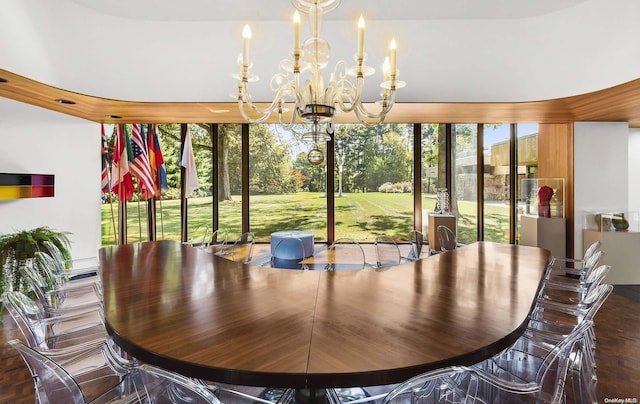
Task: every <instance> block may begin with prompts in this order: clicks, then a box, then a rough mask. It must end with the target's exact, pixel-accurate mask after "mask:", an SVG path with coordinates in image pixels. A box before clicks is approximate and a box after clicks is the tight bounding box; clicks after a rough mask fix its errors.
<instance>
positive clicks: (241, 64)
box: [232, 0, 405, 164]
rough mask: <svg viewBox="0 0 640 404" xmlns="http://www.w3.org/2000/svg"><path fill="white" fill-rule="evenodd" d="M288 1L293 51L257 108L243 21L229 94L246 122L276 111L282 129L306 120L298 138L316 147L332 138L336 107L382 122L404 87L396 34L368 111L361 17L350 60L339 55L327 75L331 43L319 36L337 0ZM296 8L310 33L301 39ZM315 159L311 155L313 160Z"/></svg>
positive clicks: (361, 118)
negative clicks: (364, 93)
mask: <svg viewBox="0 0 640 404" xmlns="http://www.w3.org/2000/svg"><path fill="white" fill-rule="evenodd" d="M291 3H292V4H293V6H294V7H295V8H296V10H295V12H294V16H293V28H294V29H293V31H294V40H293V50H292V51H291V52H290V59H284V60H282V61H280V65H279V69H278V72H277V73H276V74H275V75H274V76H273V77H272V78H271V89H272V90H273V91H274V92H275V96H274V99H273V101H272V102H271V104H270V105H268V106H267V107H266V108H259V107H258V106H257V105H256V104H254V103H253V102H252V97H251V95H250V93H249V83H250V82H255V81H258V77H257V76H255V75H254V74H252V73H251V72H250V68H251V66H252V62H251V61H250V59H249V43H250V40H251V29H250V28H249V25H245V26H244V29H243V33H242V37H243V38H244V49H243V52H242V53H241V54H240V56H239V57H238V71H237V72H236V73H234V74H233V77H234V78H235V79H237V80H238V92H237V93H236V94H232V96H233V97H234V98H235V99H237V101H238V107H239V109H240V112H241V114H242V116H243V118H244V119H245V120H247V121H248V122H252V123H261V122H265V121H266V120H267V119H268V118H269V117H270V116H271V115H272V114H273V113H277V114H278V121H279V123H280V124H281V125H282V126H283V127H284V128H285V129H287V130H294V126H295V125H297V124H310V128H311V131H310V132H307V133H305V134H304V135H303V139H307V140H311V141H313V142H314V144H315V145H314V148H316V149H317V143H318V141H322V140H324V141H326V140H331V136H330V134H331V133H333V119H334V116H335V114H336V112H337V110H338V109H339V110H340V111H342V112H345V113H349V112H354V113H355V115H356V117H357V119H358V120H359V121H360V123H362V124H365V125H367V126H374V125H377V124H379V123H381V122H383V121H384V119H385V116H386V115H387V113H388V112H389V111H390V110H391V108H392V107H393V104H394V102H395V95H396V90H397V89H398V88H402V87H404V86H405V83H404V82H402V81H398V80H397V76H398V70H397V69H396V42H395V39H392V40H391V44H390V51H389V55H388V56H387V57H385V60H384V63H383V69H382V70H383V80H382V83H381V84H380V87H381V91H380V99H379V100H378V101H377V102H376V103H375V105H376V109H377V111H376V112H370V111H368V110H367V109H366V108H365V105H364V104H363V102H362V98H361V96H362V90H363V87H364V78H365V77H367V76H371V75H372V74H373V73H374V72H375V69H373V68H371V67H369V66H366V65H365V61H366V59H367V56H366V53H365V52H364V28H365V25H364V19H363V17H362V16H360V20H359V21H358V42H357V43H358V48H357V53H356V55H355V57H354V61H355V65H354V66H348V65H347V63H346V62H344V61H342V60H341V61H339V62H337V64H336V65H335V67H334V69H333V72H332V73H331V74H330V76H329V78H328V80H326V79H325V77H323V74H322V73H323V72H322V70H323V69H324V68H325V67H326V66H327V65H328V63H329V57H330V53H331V48H330V46H329V43H328V42H327V41H326V40H324V39H322V38H321V37H320V31H321V26H322V19H323V16H324V13H326V12H329V11H331V10H333V9H335V8H336V7H337V6H338V5H339V4H340V0H291ZM300 13H305V14H308V15H309V21H310V26H311V32H312V36H311V37H310V38H309V39H307V40H306V41H304V43H302V44H301V43H300ZM302 76H304V77H302ZM290 103H293V108H292V111H291V114H290V115H289V116H287V117H285V112H288V111H289V110H288V105H289V104H290ZM318 160H319V159H318V158H317V156H316V158H315V159H314V161H316V162H317V161H318ZM310 161H311V158H310ZM320 162H321V161H320ZM314 164H320V163H314Z"/></svg>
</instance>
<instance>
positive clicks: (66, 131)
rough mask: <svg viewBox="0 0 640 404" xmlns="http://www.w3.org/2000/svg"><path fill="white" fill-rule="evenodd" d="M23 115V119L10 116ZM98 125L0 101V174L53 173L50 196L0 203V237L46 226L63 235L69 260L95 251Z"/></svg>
mask: <svg viewBox="0 0 640 404" xmlns="http://www.w3.org/2000/svg"><path fill="white" fill-rule="evenodd" d="M23 115H24V116H28V117H29V118H18V119H12V117H13V118H16V117H22V116H23ZM100 147H101V142H100V126H99V125H98V124H96V123H93V122H88V121H85V120H80V119H77V118H73V117H69V116H66V115H62V114H59V113H57V112H51V111H47V110H44V109H42V108H38V107H33V106H30V105H26V104H22V103H17V102H13V101H8V100H0V172H3V173H35V174H53V175H55V196H54V197H53V198H32V199H17V200H1V201H0V234H4V233H8V232H11V231H14V230H24V229H32V228H34V227H38V226H49V227H51V228H54V229H56V230H64V231H69V232H71V233H72V234H71V235H70V239H71V242H72V244H71V248H72V256H73V257H74V258H83V257H90V256H95V255H96V254H97V251H98V248H99V247H100Z"/></svg>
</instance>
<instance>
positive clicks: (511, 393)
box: [382, 322, 589, 404]
mask: <svg viewBox="0 0 640 404" xmlns="http://www.w3.org/2000/svg"><path fill="white" fill-rule="evenodd" d="M588 326H589V324H588V322H585V323H583V324H581V325H580V326H578V327H576V328H575V329H574V330H573V331H572V333H571V334H570V335H568V336H567V337H566V338H565V339H563V340H562V342H560V343H558V344H557V345H555V346H554V347H553V349H551V351H549V352H547V353H546V355H545V356H544V358H543V359H540V360H538V359H537V358H535V357H530V358H529V357H528V356H527V354H526V353H520V352H518V351H516V352H511V351H510V350H509V349H507V350H505V351H503V352H502V353H501V354H500V355H497V356H496V357H494V358H491V359H488V360H486V361H483V362H481V363H479V364H476V365H473V366H471V367H465V366H454V367H448V368H443V369H437V370H434V371H431V372H427V373H424V374H422V375H419V376H416V377H414V378H412V379H409V380H407V381H406V382H404V383H401V384H400V385H398V386H397V387H396V388H395V389H393V390H392V391H391V392H390V393H389V394H388V395H387V396H386V397H385V398H384V400H383V401H382V404H388V403H406V402H410V403H420V404H427V403H562V402H564V401H563V400H564V397H565V391H564V382H565V379H566V375H567V370H568V366H569V358H570V356H571V355H572V353H573V352H574V350H575V347H576V345H577V344H578V342H579V341H580V340H581V339H582V337H583V335H584V330H585V329H586V328H587V327H588ZM525 358H526V359H525Z"/></svg>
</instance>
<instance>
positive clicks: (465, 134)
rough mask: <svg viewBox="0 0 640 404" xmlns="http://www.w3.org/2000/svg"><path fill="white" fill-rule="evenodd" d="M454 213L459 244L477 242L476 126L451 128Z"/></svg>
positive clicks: (451, 194)
mask: <svg viewBox="0 0 640 404" xmlns="http://www.w3.org/2000/svg"><path fill="white" fill-rule="evenodd" d="M451 132H452V137H453V139H452V141H451V143H452V149H453V150H452V155H453V161H452V189H451V190H450V191H449V192H450V197H451V205H452V211H453V213H454V214H455V215H456V216H457V217H458V223H457V237H458V242H461V243H470V242H473V241H476V240H477V239H478V226H477V224H478V146H477V145H478V127H477V125H476V124H455V125H452V130H451Z"/></svg>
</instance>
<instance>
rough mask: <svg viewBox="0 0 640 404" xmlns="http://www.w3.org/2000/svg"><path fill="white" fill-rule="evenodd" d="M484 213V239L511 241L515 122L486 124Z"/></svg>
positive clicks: (483, 129) (484, 137)
mask: <svg viewBox="0 0 640 404" xmlns="http://www.w3.org/2000/svg"><path fill="white" fill-rule="evenodd" d="M482 136H483V142H482V143H483V146H484V151H483V155H484V169H483V170H482V176H483V182H484V187H483V199H484V200H483V202H484V206H483V213H484V218H483V219H484V239H485V240H487V241H497V242H501V243H508V242H509V235H510V226H511V223H510V215H509V209H510V206H511V197H510V193H509V191H510V189H509V188H510V186H509V183H510V182H509V181H510V177H509V174H510V172H511V171H510V167H511V141H510V139H511V125H508V124H495V125H491V124H484V125H483V128H482Z"/></svg>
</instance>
